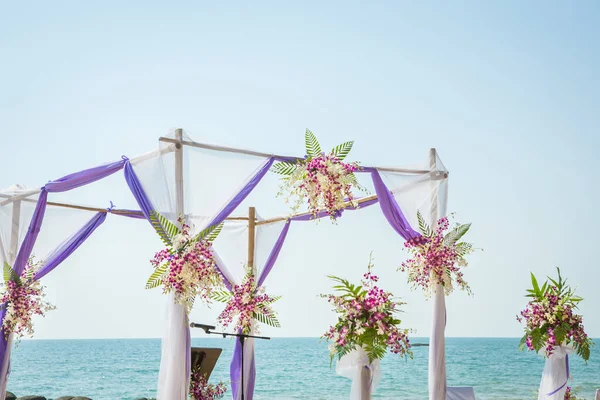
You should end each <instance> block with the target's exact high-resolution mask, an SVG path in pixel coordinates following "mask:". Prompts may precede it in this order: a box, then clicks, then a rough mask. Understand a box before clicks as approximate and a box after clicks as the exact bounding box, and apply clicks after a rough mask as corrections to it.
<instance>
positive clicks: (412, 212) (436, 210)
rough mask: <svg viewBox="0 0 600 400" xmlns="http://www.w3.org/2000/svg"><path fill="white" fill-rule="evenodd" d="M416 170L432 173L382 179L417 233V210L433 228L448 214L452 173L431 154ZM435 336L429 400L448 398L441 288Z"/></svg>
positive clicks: (391, 175) (434, 319)
mask: <svg viewBox="0 0 600 400" xmlns="http://www.w3.org/2000/svg"><path fill="white" fill-rule="evenodd" d="M416 169H422V170H430V171H431V172H430V173H428V174H415V175H409V174H405V173H395V172H382V173H381V174H382V178H383V180H384V182H385V183H386V185H387V186H388V188H389V189H390V190H391V191H392V193H393V194H394V198H395V199H396V201H397V202H398V204H399V205H400V208H401V209H402V211H403V212H404V214H405V216H406V218H407V219H408V221H409V222H410V224H411V226H413V228H415V229H417V227H418V224H417V210H418V211H420V213H421V215H422V216H423V217H424V218H425V220H426V221H427V223H428V224H429V225H430V226H435V223H436V221H437V219H439V218H441V217H443V216H445V215H446V213H447V200H448V171H447V170H446V168H445V166H444V164H443V163H442V161H441V159H440V158H439V156H438V155H437V153H436V152H432V153H430V163H429V165H428V166H425V165H423V166H420V167H417V168H416ZM430 302H431V307H432V315H431V321H432V322H431V331H430V332H431V334H430V340H429V371H428V381H429V399H430V400H441V399H445V398H446V349H445V329H446V297H445V295H444V290H443V287H442V286H440V285H438V287H437V288H436V291H435V294H434V295H433V296H432V298H431V300H430Z"/></svg>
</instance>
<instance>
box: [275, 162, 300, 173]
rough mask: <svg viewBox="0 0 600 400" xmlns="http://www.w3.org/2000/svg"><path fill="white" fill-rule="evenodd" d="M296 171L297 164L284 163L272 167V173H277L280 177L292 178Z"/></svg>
mask: <svg viewBox="0 0 600 400" xmlns="http://www.w3.org/2000/svg"><path fill="white" fill-rule="evenodd" d="M295 170H296V164H294V163H292V162H289V161H282V162H279V163H277V164H274V165H273V166H272V167H271V171H273V172H275V173H276V174H279V175H285V176H290V175H292V174H293V173H294V171H295Z"/></svg>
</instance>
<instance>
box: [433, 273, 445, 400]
mask: <svg viewBox="0 0 600 400" xmlns="http://www.w3.org/2000/svg"><path fill="white" fill-rule="evenodd" d="M432 301H433V321H432V325H431V336H430V339H429V400H440V399H445V398H446V349H445V337H444V331H445V329H446V296H445V295H444V287H443V286H442V285H437V287H436V289H435V293H434V295H433V298H432Z"/></svg>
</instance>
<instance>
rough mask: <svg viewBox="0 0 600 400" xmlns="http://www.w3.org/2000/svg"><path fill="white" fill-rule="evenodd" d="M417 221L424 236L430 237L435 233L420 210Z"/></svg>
mask: <svg viewBox="0 0 600 400" xmlns="http://www.w3.org/2000/svg"><path fill="white" fill-rule="evenodd" d="M417 221H418V223H419V230H420V231H421V233H422V234H423V235H424V236H427V237H430V236H431V235H432V234H433V232H432V231H431V228H430V227H429V225H427V222H425V218H423V215H421V212H420V211H417Z"/></svg>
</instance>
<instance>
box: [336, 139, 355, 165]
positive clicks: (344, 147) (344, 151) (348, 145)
mask: <svg viewBox="0 0 600 400" xmlns="http://www.w3.org/2000/svg"><path fill="white" fill-rule="evenodd" d="M353 144H354V142H353V141H352V142H344V143H342V144H340V145H337V146H335V147H334V148H333V150H331V153H332V154H333V155H334V156H336V157H337V158H339V159H340V160H343V159H344V158H346V156H347V155H348V153H350V150H352V145H353Z"/></svg>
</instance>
